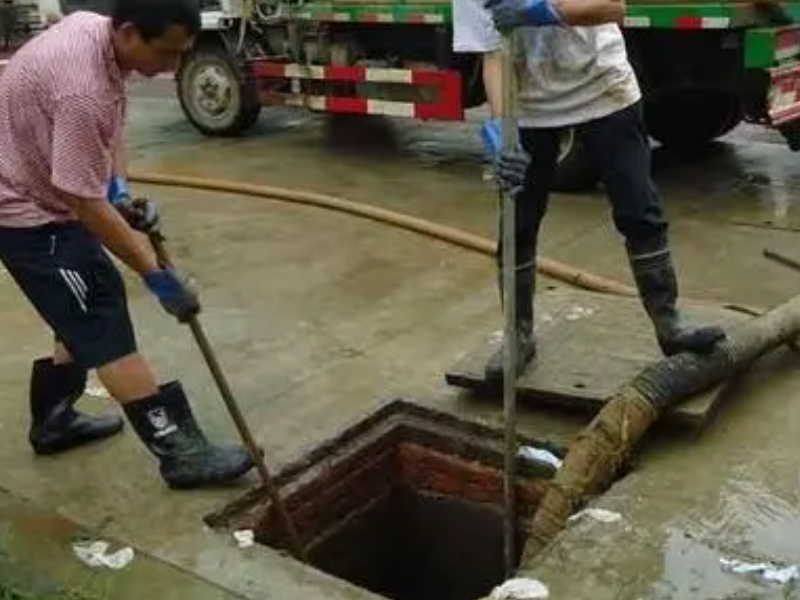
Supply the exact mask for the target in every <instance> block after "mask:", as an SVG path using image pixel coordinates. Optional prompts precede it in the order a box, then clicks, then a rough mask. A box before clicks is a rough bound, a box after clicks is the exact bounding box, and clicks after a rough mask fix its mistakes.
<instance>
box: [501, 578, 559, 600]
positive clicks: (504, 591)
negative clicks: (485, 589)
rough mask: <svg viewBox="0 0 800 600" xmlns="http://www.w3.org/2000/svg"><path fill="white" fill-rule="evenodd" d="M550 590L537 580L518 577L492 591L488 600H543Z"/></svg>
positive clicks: (548, 595) (547, 596)
mask: <svg viewBox="0 0 800 600" xmlns="http://www.w3.org/2000/svg"><path fill="white" fill-rule="evenodd" d="M549 597H550V590H548V589H547V586H546V585H545V584H543V583H542V582H541V581H539V580H538V579H528V578H527V577H519V578H516V579H509V580H508V581H506V582H504V583H502V584H500V585H498V586H497V587H496V588H494V589H493V590H492V593H491V595H490V596H489V598H490V600H544V599H545V598H549Z"/></svg>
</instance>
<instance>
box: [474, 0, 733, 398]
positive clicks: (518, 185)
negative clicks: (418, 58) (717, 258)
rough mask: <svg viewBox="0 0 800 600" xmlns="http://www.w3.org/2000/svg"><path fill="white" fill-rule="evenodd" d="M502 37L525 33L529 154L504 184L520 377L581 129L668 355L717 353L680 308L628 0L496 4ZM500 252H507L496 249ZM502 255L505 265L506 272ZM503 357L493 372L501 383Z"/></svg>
mask: <svg viewBox="0 0 800 600" xmlns="http://www.w3.org/2000/svg"><path fill="white" fill-rule="evenodd" d="M486 7H487V8H488V9H489V10H490V11H491V13H492V17H493V20H494V22H495V25H496V26H497V28H498V29H499V30H500V31H510V30H512V29H514V28H517V27H520V28H521V29H520V30H519V32H518V35H519V36H520V38H521V40H520V43H519V44H518V45H517V47H518V48H519V49H520V56H518V57H516V59H517V65H518V72H520V83H519V87H520V90H519V94H518V114H517V117H518V119H519V124H520V142H521V144H522V147H523V148H524V150H525V151H526V153H527V155H522V154H516V155H507V156H503V157H502V158H501V159H500V164H499V169H498V178H499V181H500V184H501V186H502V187H504V188H505V189H507V190H510V191H511V193H513V194H514V196H515V206H516V230H517V231H516V260H517V264H516V270H517V287H516V290H515V292H516V293H515V296H516V300H517V330H518V339H519V348H518V356H519V372H520V373H522V372H523V371H524V370H525V368H526V367H527V365H528V364H529V363H530V362H531V361H532V360H533V358H534V357H535V355H536V343H535V339H534V335H533V300H532V298H533V290H534V279H535V277H534V272H535V262H536V238H537V235H538V231H539V226H540V224H541V221H542V219H543V217H544V215H545V212H546V210H547V202H548V196H549V192H550V188H551V186H552V183H553V181H554V177H555V172H556V167H557V162H558V153H559V146H560V138H561V134H562V133H563V130H564V129H565V128H570V127H572V128H575V129H576V133H577V134H578V135H580V137H581V140H582V142H583V143H584V144H585V146H586V149H587V151H588V154H589V155H590V156H591V158H592V160H594V161H595V162H596V164H597V166H598V168H599V169H600V171H601V173H602V176H603V182H604V183H605V186H606V190H607V192H608V196H609V200H610V201H611V206H612V212H613V218H614V224H615V225H616V227H617V229H618V231H619V232H620V233H621V234H622V235H623V236H624V237H625V243H626V247H627V250H628V256H629V259H630V263H631V269H632V271H633V274H634V278H635V280H636V284H637V287H638V289H639V295H640V297H641V300H642V303H643V305H644V308H645V310H646V311H647V313H648V315H649V316H650V318H651V320H652V321H653V325H654V328H655V333H656V337H657V339H658V343H659V345H660V347H661V350H662V351H663V352H664V354H665V355H667V356H670V355H673V354H677V353H680V352H699V353H704V352H710V351H711V350H712V349H713V348H714V345H715V344H716V343H717V342H718V341H719V340H721V339H723V338H724V337H725V333H724V332H723V331H722V330H721V329H720V328H718V327H698V328H692V327H688V326H686V325H685V324H684V323H683V321H682V319H681V315H680V313H679V312H678V310H677V308H676V302H677V297H678V285H677V279H676V276H675V270H674V267H673V265H672V259H671V255H670V250H669V245H668V241H667V222H666V220H665V217H664V214H663V211H662V207H661V200H660V198H659V195H658V192H657V190H656V187H655V185H654V183H653V181H652V179H651V177H650V144H649V139H648V137H647V132H646V130H645V126H644V120H643V117H642V106H641V97H642V96H641V92H640V90H639V85H638V82H637V80H636V75H635V73H634V71H633V68H632V67H631V65H630V63H629V62H628V58H627V53H626V50H625V41H624V39H623V37H622V32H621V31H620V29H619V27H618V26H617V25H616V23H617V22H619V21H621V20H622V19H623V18H624V14H625V5H624V3H623V2H622V1H621V0H490V1H489V2H488V3H487V5H486ZM498 246H500V244H498ZM501 260H502V248H499V249H498V264H499V265H500V267H502V264H501ZM502 376H503V369H502V349H501V351H499V352H498V353H496V354H495V355H494V356H492V357H491V359H490V360H489V362H488V364H487V365H486V377H487V380H488V381H491V382H494V383H499V382H502Z"/></svg>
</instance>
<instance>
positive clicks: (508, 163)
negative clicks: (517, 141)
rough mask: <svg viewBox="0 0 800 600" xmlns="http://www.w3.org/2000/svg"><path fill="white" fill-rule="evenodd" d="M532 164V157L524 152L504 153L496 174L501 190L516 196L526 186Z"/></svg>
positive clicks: (498, 163)
mask: <svg viewBox="0 0 800 600" xmlns="http://www.w3.org/2000/svg"><path fill="white" fill-rule="evenodd" d="M530 162H531V158H530V156H528V154H527V153H525V152H524V151H522V150H517V151H514V152H503V153H502V154H501V155H500V158H499V160H498V161H497V170H496V174H495V177H496V179H497V185H498V186H500V190H501V191H502V192H504V193H509V192H510V193H512V194H514V195H515V196H516V195H517V193H518V192H519V191H520V190H521V189H522V188H523V187H524V185H525V174H526V173H527V171H528V165H529V164H530Z"/></svg>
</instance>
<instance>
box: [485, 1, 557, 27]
mask: <svg viewBox="0 0 800 600" xmlns="http://www.w3.org/2000/svg"><path fill="white" fill-rule="evenodd" d="M484 6H485V7H486V8H487V9H488V10H489V11H490V12H491V13H492V19H493V20H494V24H495V27H497V29H499V30H500V31H509V30H511V29H514V28H515V27H525V26H530V25H533V26H539V27H541V26H546V25H561V23H562V21H561V17H560V16H559V14H558V13H557V12H556V9H555V8H554V7H553V3H552V1H551V0H488V2H486V4H485V5H484Z"/></svg>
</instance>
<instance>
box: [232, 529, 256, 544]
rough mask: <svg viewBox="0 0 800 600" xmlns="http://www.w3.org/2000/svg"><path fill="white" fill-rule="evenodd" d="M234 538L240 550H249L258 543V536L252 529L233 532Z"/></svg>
mask: <svg viewBox="0 0 800 600" xmlns="http://www.w3.org/2000/svg"><path fill="white" fill-rule="evenodd" d="M233 537H234V539H235V540H236V543H237V544H238V545H239V548H249V547H250V546H253V545H254V544H255V543H256V534H255V532H254V531H253V530H252V529H240V530H239V531H234V532H233Z"/></svg>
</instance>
